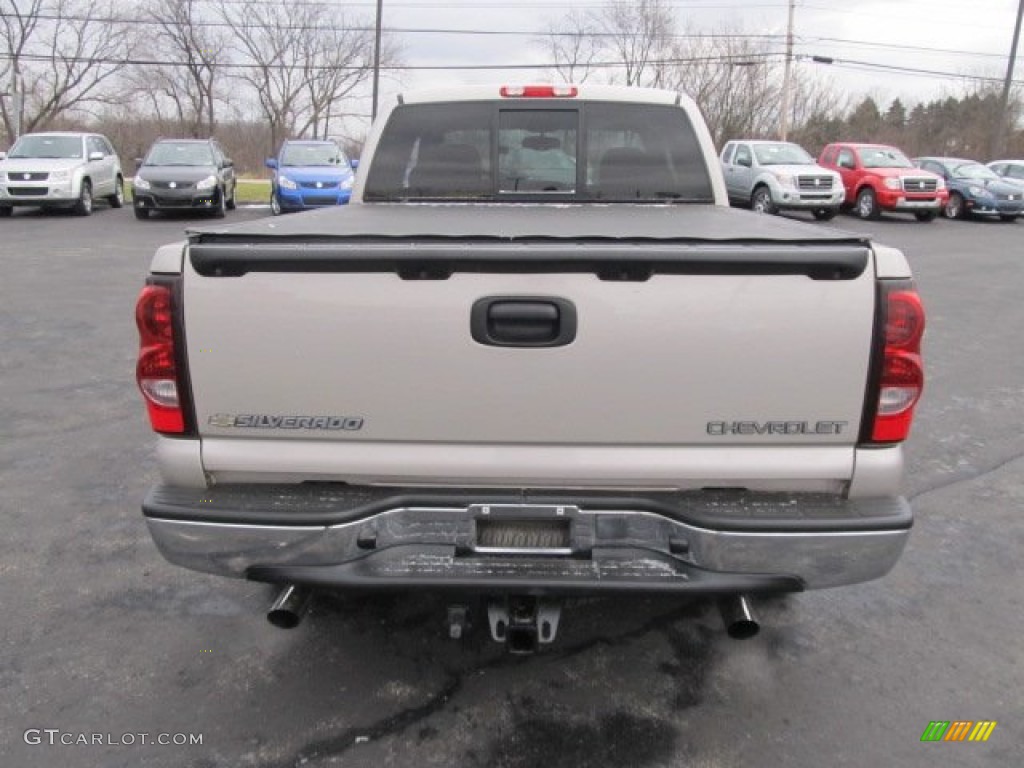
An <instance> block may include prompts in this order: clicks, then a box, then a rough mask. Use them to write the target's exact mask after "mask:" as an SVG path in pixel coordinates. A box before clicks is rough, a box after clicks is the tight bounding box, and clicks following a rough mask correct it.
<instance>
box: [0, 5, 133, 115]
mask: <svg viewBox="0 0 1024 768" xmlns="http://www.w3.org/2000/svg"><path fill="white" fill-rule="evenodd" d="M0 7H2V9H3V11H2V21H3V23H2V25H0V37H2V41H0V44H2V46H3V53H4V59H5V61H4V71H3V73H2V75H0V77H3V79H4V80H6V81H7V82H9V83H11V84H12V85H13V86H15V87H16V88H17V90H18V91H19V92H20V93H21V94H22V97H23V99H22V104H21V115H20V117H21V120H20V122H21V125H22V127H23V129H24V130H26V131H31V130H35V129H36V128H40V127H42V126H45V125H46V124H47V123H49V122H51V121H53V120H54V119H56V118H57V117H60V116H61V115H64V114H65V113H67V112H69V111H72V110H76V109H80V108H83V107H85V106H87V105H90V104H95V103H99V102H103V101H105V100H106V99H108V98H109V93H107V92H105V90H104V86H105V85H106V84H107V83H108V81H110V80H111V79H112V78H113V77H114V75H116V74H117V72H118V70H119V69H120V67H121V66H122V62H123V61H124V60H125V59H126V58H127V57H128V56H129V54H130V53H131V51H132V49H133V37H132V34H131V31H130V29H129V28H128V26H127V25H124V24H116V23H112V22H111V21H110V19H111V18H112V17H113V16H114V15H115V6H114V4H113V0H2V6H0ZM3 118H4V128H5V129H6V130H7V133H8V135H13V134H14V132H15V126H16V124H17V123H18V122H19V121H18V119H17V118H18V116H17V115H14V114H13V113H12V110H11V109H10V107H9V105H8V104H7V103H5V104H4V109H3Z"/></svg>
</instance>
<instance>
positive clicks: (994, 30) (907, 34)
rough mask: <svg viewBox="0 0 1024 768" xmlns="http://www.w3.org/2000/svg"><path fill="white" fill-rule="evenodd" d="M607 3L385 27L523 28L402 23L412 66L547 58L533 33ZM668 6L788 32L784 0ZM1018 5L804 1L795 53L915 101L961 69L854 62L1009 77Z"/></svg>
mask: <svg viewBox="0 0 1024 768" xmlns="http://www.w3.org/2000/svg"><path fill="white" fill-rule="evenodd" d="M602 4H603V3H602V2H601V0H554V1H553V2H543V1H542V0H524V2H514V1H513V0H448V1H447V2H440V1H439V0H384V17H383V19H384V26H385V27H386V28H399V29H455V30H490V31H500V32H522V33H524V34H521V35H520V34H517V35H484V34H476V35H470V34H458V35H457V34H441V33H429V34H428V33H413V32H403V33H401V35H400V38H401V40H402V43H403V50H404V57H403V58H404V62H405V63H406V64H407V65H409V66H410V67H417V66H427V65H435V66H436V65H480V64H527V63H534V62H543V61H545V60H546V56H545V54H544V52H543V50H542V49H540V48H539V47H537V46H536V45H535V44H534V43H533V39H532V36H531V33H537V32H539V31H540V30H542V29H543V28H544V27H545V26H546V25H547V24H548V23H549V22H551V21H555V20H557V19H559V18H560V17H562V16H564V15H565V14H566V13H567V12H568V11H569V10H570V9H573V8H579V9H594V8H599V7H600V6H601V5H602ZM374 5H375V2H374V0H358V1H357V2H346V3H344V7H345V8H346V9H347V10H349V12H350V13H357V14H359V15H361V16H363V18H364V19H366V20H370V21H372V17H373V13H374ZM668 5H669V6H670V7H671V8H672V9H673V10H674V11H675V14H676V17H677V20H678V23H679V26H680V28H682V27H683V26H689V27H692V28H694V29H697V30H700V31H712V30H715V29H716V28H720V27H721V26H722V25H723V24H730V25H733V26H739V25H741V26H742V28H743V31H745V32H748V33H759V34H765V33H767V34H779V35H784V34H785V31H786V15H787V3H786V0H747V2H739V1H738V0H671V1H670V2H669V3H668ZM1017 5H1018V1H1017V0H973V1H972V0H843V1H842V2H836V0H798V2H797V5H796V15H795V25H794V30H795V35H796V46H795V49H794V52H795V54H796V55H797V56H801V55H805V56H808V57H809V56H813V55H820V56H829V57H832V58H834V59H835V60H836V64H835V65H832V66H828V65H822V64H816V63H812V62H810V61H798V63H797V64H796V66H798V67H806V68H816V69H817V70H821V71H823V74H827V75H829V76H830V77H831V78H832V79H833V80H834V81H835V82H836V84H837V85H838V87H841V88H843V89H844V90H846V91H849V92H851V93H856V94H860V93H869V94H871V95H872V96H875V97H876V98H878V99H879V100H881V101H883V102H886V103H887V102H888V101H889V100H891V99H892V98H894V97H897V96H898V97H900V98H901V99H903V100H904V101H906V102H909V103H913V102H917V101H921V100H926V99H929V98H934V97H936V96H939V95H942V94H944V93H947V92H955V91H956V89H957V87H958V82H957V80H956V78H951V77H946V76H942V75H923V74H922V75H913V74H909V73H899V72H896V71H893V70H882V69H876V68H872V67H869V66H864V65H863V64H855V63H853V62H864V63H866V64H870V65H885V66H890V67H909V68H914V69H922V70H933V71H938V72H952V73H964V74H977V75H988V76H991V77H997V78H1001V77H1002V76H1003V75H1004V74H1005V69H1006V62H1007V58H1006V57H1007V54H1008V53H1009V48H1010V42H1011V40H1012V35H1013V25H1014V21H1015V19H1016V12H1017ZM823 38H839V39H845V40H850V41H855V42H837V41H836V40H826V39H823ZM891 46H917V47H920V48H941V49H948V50H949V51H963V52H967V53H951V52H930V51H924V50H916V49H911V48H895V47H891ZM782 47H783V43H782V41H781V40H780V41H779V43H778V49H779V50H780V51H781V50H782ZM1021 58H1024V56H1021ZM779 66H780V67H781V63H780V65H779ZM538 79H544V78H543V71H535V72H529V71H522V70H519V71H472V70H466V71H426V70H419V71H417V70H409V71H408V72H406V73H404V74H403V75H401V82H400V83H399V82H397V81H396V79H395V78H394V77H393V76H390V75H389V76H386V77H385V79H384V81H383V83H382V94H383V98H392V99H393V98H394V94H395V93H397V92H399V91H401V90H406V89H411V88H415V87H425V86H433V85H439V84H450V83H481V82H483V83H489V82H525V81H531V80H532V81H536V80H538ZM1015 79H1016V80H1019V81H1024V62H1021V61H1018V66H1017V68H1016V76H1015Z"/></svg>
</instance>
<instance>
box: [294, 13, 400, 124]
mask: <svg viewBox="0 0 1024 768" xmlns="http://www.w3.org/2000/svg"><path fill="white" fill-rule="evenodd" d="M331 24H332V25H333V26H330V27H319V28H318V29H317V30H316V31H315V34H314V35H313V36H312V39H311V40H310V47H309V48H308V49H307V50H306V51H305V54H306V55H305V58H304V76H305V80H306V83H305V91H306V105H307V112H306V113H305V114H304V116H303V118H304V119H303V120H302V122H301V124H300V125H299V126H298V134H299V135H300V136H304V135H307V134H309V133H312V135H313V137H314V138H317V137H324V138H326V137H327V136H328V135H329V133H330V124H331V119H332V118H335V117H341V116H342V114H343V113H342V112H341V111H340V110H339V106H340V105H341V104H343V103H344V102H345V98H346V97H347V96H349V95H350V94H352V92H353V91H355V90H356V89H357V88H358V87H359V86H361V85H363V84H364V83H365V82H366V81H367V80H368V79H369V78H370V76H371V75H372V73H373V69H372V67H373V44H374V39H373V35H372V34H371V33H370V31H369V27H365V26H364V27H358V28H357V27H347V26H346V25H345V23H344V20H343V19H342V18H340V17H337V16H335V17H333V18H332V19H331ZM397 59H398V53H397V51H396V49H395V47H394V46H393V45H392V44H391V43H390V42H389V41H388V40H387V39H386V38H385V39H384V40H383V41H382V43H381V56H380V60H381V66H391V65H393V64H394V63H395V62H396V61H397Z"/></svg>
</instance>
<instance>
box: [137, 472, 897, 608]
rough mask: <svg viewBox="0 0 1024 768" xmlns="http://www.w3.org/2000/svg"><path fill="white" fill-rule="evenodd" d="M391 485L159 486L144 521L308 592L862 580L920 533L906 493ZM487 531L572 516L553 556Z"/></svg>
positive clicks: (212, 566) (182, 551)
mask: <svg viewBox="0 0 1024 768" xmlns="http://www.w3.org/2000/svg"><path fill="white" fill-rule="evenodd" d="M397 490H399V491H401V492H400V493H397V492H390V493H389V492H388V490H387V489H369V488H368V489H353V488H346V489H345V490H344V491H341V492H338V493H335V492H333V491H331V490H320V489H317V488H316V487H315V486H314V487H313V489H309V488H303V489H301V491H300V490H298V489H296V490H294V491H288V490H287V489H285V488H284V487H282V486H270V487H267V488H266V489H264V490H262V491H261V490H260V489H259V486H246V487H245V489H244V490H240V489H211V490H210V491H207V492H205V494H204V493H203V492H201V491H192V490H191V489H169V488H166V487H160V488H156V489H154V490H153V491H152V492H151V493H150V495H149V496H148V497H147V499H146V502H145V504H144V505H143V510H144V512H145V514H146V517H147V523H148V525H149V529H150V533H151V534H152V536H153V540H154V541H155V542H156V545H157V547H158V548H159V550H160V551H161V553H162V554H163V555H164V557H166V558H167V559H168V560H169V561H170V562H172V563H176V564H178V565H181V566H184V567H186V568H190V569H193V570H197V571H204V572H208V573H215V574H220V575H225V576H234V577H239V578H250V579H254V580H258V581H274V582H289V583H304V584H309V585H312V586H338V587H346V586H352V587H369V588H385V589H386V588H397V589H409V588H414V587H417V586H422V587H453V588H459V589H471V588H478V589H481V590H487V589H537V590H539V591H562V592H567V593H571V592H582V591H587V592H600V591H617V590H618V591H622V590H629V591H652V592H654V591H660V592H664V591H677V592H730V591H735V592H739V591H748V592H754V591H758V590H759V589H760V590H761V591H785V590H799V589H815V588H821V587H833V586H839V585H843V584H853V583H857V582H863V581H869V580H871V579H875V578H878V577H880V576H883V575H885V573H887V572H888V571H889V570H890V569H891V568H892V567H893V565H894V564H895V563H896V561H897V559H898V558H899V556H900V554H901V552H902V551H903V548H904V546H905V545H906V542H907V538H908V536H909V533H910V526H911V523H912V518H911V512H910V508H909V505H908V503H907V502H906V500H904V499H902V498H877V499H861V500H844V499H834V498H828V497H824V496H823V495H819V494H804V495H799V494H796V495H786V494H714V493H701V492H693V493H674V494H669V493H666V494H644V495H642V496H640V497H624V496H617V495H616V494H613V493H608V494H599V495H582V496H581V497H580V498H575V499H574V498H573V497H572V496H571V494H570V492H565V493H564V494H557V495H555V494H552V493H550V492H545V493H544V495H543V496H540V495H528V494H526V493H523V494H511V496H512V497H516V496H518V498H510V494H509V492H500V491H499V492H493V493H492V492H486V491H452V492H442V491H429V492H422V491H415V490H405V489H397ZM290 493H292V494H294V496H293V498H291V499H289V498H288V497H289V494H290ZM190 494H198V496H197V497H196V498H195V499H193V500H192V501H189V498H190ZM218 494H219V499H218ZM353 494H354V495H353ZM204 496H205V497H206V498H204ZM420 502H424V503H420ZM441 502H447V503H441ZM346 505H347V506H346ZM232 518H235V519H234V520H233V519H232ZM318 518H321V519H322V522H319V521H318ZM339 518H348V519H339ZM290 519H293V520H295V524H288V522H289V520H290ZM483 520H488V521H498V522H501V521H523V520H542V521H563V522H564V525H565V529H566V541H565V542H564V546H559V547H558V548H554V549H550V550H544V549H537V548H531V547H524V548H518V549H512V548H496V547H494V546H482V545H481V544H480V538H479V537H478V530H477V529H478V526H479V524H480V523H481V521H483Z"/></svg>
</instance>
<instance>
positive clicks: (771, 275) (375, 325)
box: [137, 86, 924, 651]
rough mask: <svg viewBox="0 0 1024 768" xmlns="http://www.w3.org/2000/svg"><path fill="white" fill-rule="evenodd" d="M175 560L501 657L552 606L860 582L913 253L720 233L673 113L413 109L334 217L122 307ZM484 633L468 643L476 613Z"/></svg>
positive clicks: (890, 462) (261, 224) (655, 96)
mask: <svg viewBox="0 0 1024 768" xmlns="http://www.w3.org/2000/svg"><path fill="white" fill-rule="evenodd" d="M137 322H138V326H139V330H140V335H141V349H140V356H139V363H138V382H139V386H140V388H141V390H142V394H143V397H144V400H145V404H146V406H147V408H148V413H149V417H150V420H151V423H152V426H153V429H154V430H155V431H156V432H157V433H159V438H158V450H157V455H158V459H159V469H160V476H161V481H160V483H159V484H158V485H157V486H156V487H154V488H152V490H151V491H150V493H149V494H148V495H147V497H146V499H145V501H144V503H143V513H144V515H145V518H146V521H147V523H148V525H149V529H150V531H151V533H152V536H153V538H154V540H155V542H156V544H157V546H158V548H159V549H160V551H161V552H162V553H163V555H164V556H165V557H166V558H167V559H168V560H170V561H171V562H174V563H177V564H179V565H182V566H185V567H187V568H193V569H195V570H199V571H206V572H210V573H216V574H222V575H225V576H234V577H239V578H247V579H252V580H256V581H263V582H270V583H276V584H280V585H281V586H282V588H283V591H282V593H281V597H280V599H279V600H278V602H277V603H276V604H275V606H274V608H273V609H272V611H271V613H270V615H269V617H270V618H271V620H272V621H274V622H275V623H276V624H278V625H281V626H290V625H294V624H295V623H297V621H298V619H299V617H300V616H301V611H302V608H303V606H304V605H305V603H306V601H307V599H308V595H309V593H310V591H312V590H316V589H340V590H375V589H387V590H405V591H409V590H448V591H450V593H451V594H452V608H451V609H450V611H449V617H448V618H449V621H450V629H451V633H452V635H453V636H459V635H460V634H461V633H462V632H463V630H464V629H465V628H466V626H467V624H468V623H469V622H471V621H473V620H474V619H476V623H477V624H480V625H487V626H489V628H490V631H491V634H492V635H493V637H494V638H495V639H496V640H499V641H504V642H506V643H507V644H508V645H509V647H510V648H511V649H512V650H516V651H529V650H533V649H534V648H536V647H537V646H538V644H546V643H549V642H551V641H552V640H554V637H555V632H556V630H557V627H558V617H559V606H560V600H561V599H562V598H565V597H568V596H573V595H580V594H593V593H662V594H665V593H671V594H676V595H679V596H680V597H689V596H706V597H714V598H716V599H718V601H719V604H720V606H721V607H722V609H723V615H724V617H725V620H726V621H725V623H726V625H727V627H728V629H729V631H730V634H732V635H734V636H744V635H750V634H753V633H754V632H756V630H757V623H756V620H755V619H754V617H753V615H752V614H751V613H750V606H749V604H748V602H747V598H748V597H749V596H752V595H759V594H770V593H779V592H795V591H800V590H804V589H814V588H820V587H834V586H839V585H844V584H853V583H856V582H862V581H866V580H869V579H875V578H878V577H880V576H882V575H883V574H885V573H886V572H887V571H889V570H890V569H891V568H892V566H893V564H894V563H895V562H896V560H897V559H898V557H899V556H900V553H901V551H902V550H903V548H904V545H905V544H906V541H907V537H908V535H909V531H910V528H911V524H912V516H911V511H910V507H909V504H908V503H907V501H906V499H905V498H903V497H902V496H901V495H900V485H901V480H902V476H903V448H902V447H901V444H902V442H903V441H904V439H905V438H906V437H907V434H908V431H909V429H910V425H911V420H912V418H913V412H914V407H915V404H916V403H917V401H918V398H919V397H920V394H921V389H922V386H923V372H922V364H921V356H920V343H921V336H922V332H923V329H924V312H923V309H922V305H921V302H920V300H919V298H918V295H917V293H916V292H915V290H914V287H913V283H912V281H911V273H910V269H909V268H908V265H907V261H906V260H905V259H904V257H903V255H902V254H901V253H899V252H898V251H896V250H893V249H892V248H887V247H883V246H880V245H877V244H873V243H871V242H869V241H868V240H867V239H866V238H865V237H863V236H861V235H856V234H848V233H843V232H839V231H836V230H832V229H828V228H824V227H820V226H818V225H813V224H807V223H801V222H794V221H786V220H780V219H777V218H774V217H764V216H756V215H753V214H751V213H749V212H746V211H739V210H731V209H730V208H729V207H728V201H727V198H726V191H725V187H724V184H723V179H722V172H721V170H720V167H719V163H718V158H717V156H716V153H715V149H714V146H713V145H712V142H711V138H710V136H709V134H708V131H707V128H706V126H705V124H704V121H703V119H702V117H701V115H700V112H699V110H698V109H697V108H696V106H695V105H694V103H693V102H692V101H691V100H690V99H689V98H687V97H686V96H683V95H681V94H678V93H673V92H666V91H657V90H645V89H639V88H616V87H605V86H579V87H576V86H527V87H511V86H509V87H497V86H495V87H493V88H491V87H484V86H474V87H468V88H462V89H446V90H438V91H431V92H421V93H411V94H406V95H405V96H404V97H403V98H400V99H398V101H397V103H396V104H394V105H393V106H392V107H391V108H389V109H386V110H385V111H384V112H383V114H382V115H381V117H380V118H379V120H378V121H377V122H376V123H375V124H374V127H373V130H372V132H371V134H370V136H369V139H368V142H367V146H366V150H365V154H364V162H363V164H362V166H361V168H360V171H359V178H358V180H357V182H356V185H355V188H354V190H353V196H352V203H351V204H350V205H349V206H346V207H343V208H338V209H329V210H324V211H317V212H312V213H304V214H300V215H296V216H293V217H288V218H287V219H281V218H272V219H271V218H268V219H263V220H259V221H254V222H249V223H244V224H240V225H233V226H222V227H217V228H208V229H203V230H198V231H194V232H191V233H190V234H189V236H188V239H187V241H185V242H179V243H175V244H173V245H168V246H165V247H163V248H161V249H160V250H159V251H158V252H157V254H156V257H155V258H154V260H153V262H152V268H151V275H150V277H149V280H148V284H147V285H146V287H145V288H144V289H143V291H142V294H141V296H140V298H139V302H138V307H137ZM467 595H469V596H476V598H479V599H480V602H481V604H482V605H483V606H484V608H482V609H481V610H482V611H483V612H484V613H485V614H486V615H485V616H483V615H479V614H478V615H477V616H474V615H473V613H474V611H473V610H468V611H467V610H465V608H464V606H467V605H468V606H470V608H472V605H473V604H472V603H471V602H467V600H466V596H467Z"/></svg>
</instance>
